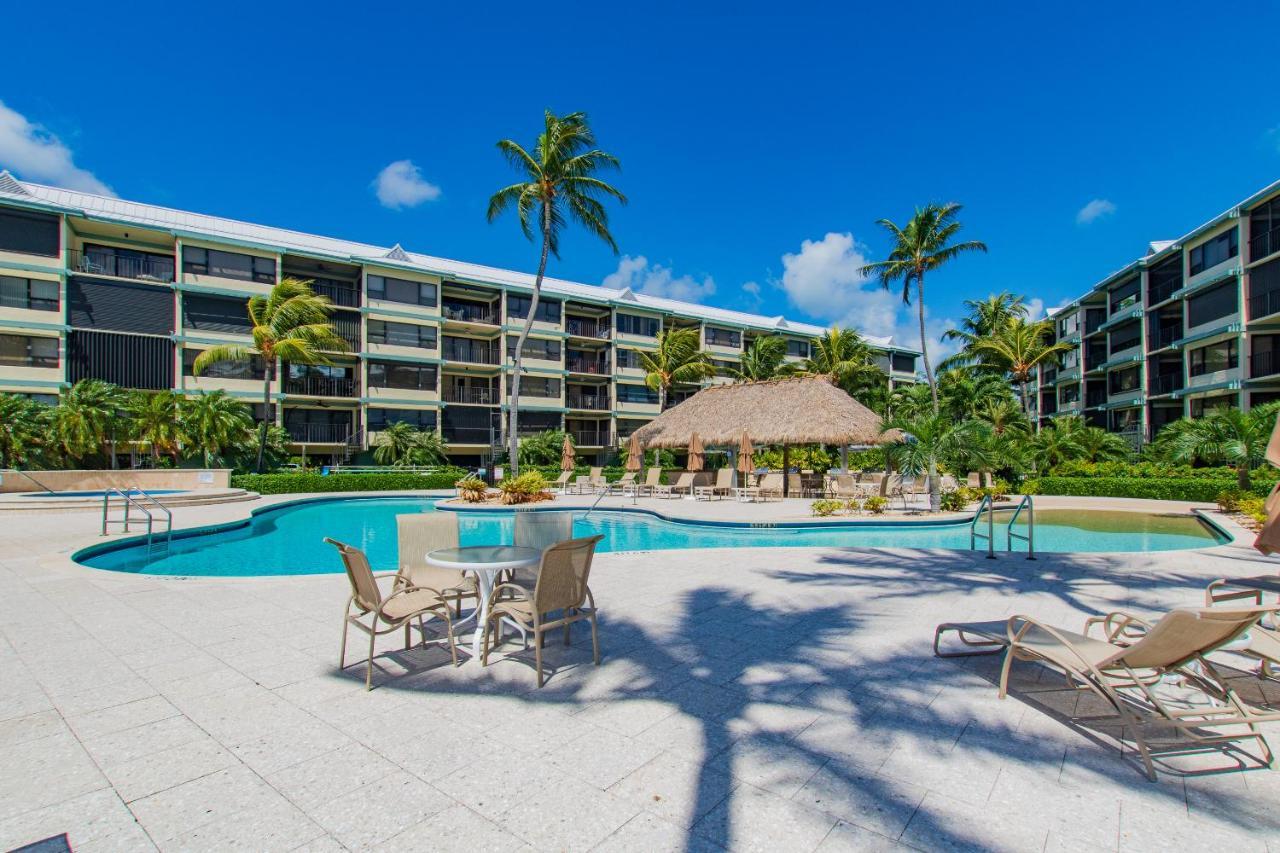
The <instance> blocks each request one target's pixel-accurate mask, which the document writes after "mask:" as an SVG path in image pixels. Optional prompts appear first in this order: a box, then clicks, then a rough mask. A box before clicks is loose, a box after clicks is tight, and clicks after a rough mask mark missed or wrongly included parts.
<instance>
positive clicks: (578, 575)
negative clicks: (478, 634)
mask: <svg viewBox="0 0 1280 853" xmlns="http://www.w3.org/2000/svg"><path fill="white" fill-rule="evenodd" d="M603 538H604V537H603V536H589V537H586V538H583V539H570V540H568V541H566V542H560V543H558V544H556V545H552V546H551V547H550V548H547V549H546V550H545V551H543V552H542V563H541V564H540V565H539V566H538V577H537V580H536V582H535V583H534V586H533V589H532V590H529V589H528V588H527V587H524V586H520V585H519V584H514V583H506V584H499V585H498V586H496V587H494V596H493V597H492V598H490V599H489V610H488V612H487V613H485V620H484V640H483V646H482V651H481V655H480V663H481V665H482V666H488V665H489V648H490V634H492V635H493V640H492V644H493V645H495V646H496V645H497V644H498V643H499V642H501V640H502V637H501V629H502V620H504V619H506V620H509V621H512V622H515V623H516V624H517V625H519V626H521V627H522V628H523V629H525V630H527V631H529V632H531V633H532V634H533V648H534V655H535V657H534V661H535V666H536V667H537V671H538V686H539V687H541V686H542V684H543V675H542V646H543V641H544V640H543V638H544V635H545V634H546V632H547V631H550V630H552V629H554V628H561V627H563V628H564V644H565V645H566V646H567V645H569V628H570V626H572V624H573V623H574V622H580V621H582V620H584V619H585V620H587V621H588V622H590V624H591V649H592V660H593V661H594V662H595V664H596V665H597V666H599V664H600V638H599V636H598V634H597V630H596V602H595V599H594V598H593V597H592V595H591V589H590V587H588V586H587V581H588V580H589V578H590V575H591V560H592V557H593V556H594V555H595V550H596V543H597V542H599V541H600V540H601V539H603ZM557 611H559V615H558V616H552V614H555V613H556V612H557Z"/></svg>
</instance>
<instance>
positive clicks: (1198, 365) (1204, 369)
mask: <svg viewBox="0 0 1280 853" xmlns="http://www.w3.org/2000/svg"><path fill="white" fill-rule="evenodd" d="M1239 366H1240V361H1239V359H1235V358H1230V359H1227V363H1226V364H1209V363H1208V362H1206V361H1199V362H1192V364H1191V366H1190V367H1189V368H1187V373H1188V375H1190V376H1204V375H1205V374H1206V373H1220V372H1222V371H1224V370H1235V369H1236V368H1237V367H1239Z"/></svg>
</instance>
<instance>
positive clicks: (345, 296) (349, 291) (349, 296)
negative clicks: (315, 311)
mask: <svg viewBox="0 0 1280 853" xmlns="http://www.w3.org/2000/svg"><path fill="white" fill-rule="evenodd" d="M311 290H312V292H313V293H315V295H316V296H323V297H325V298H326V299H328V300H329V301H330V302H332V303H333V304H334V305H337V306H338V307H340V308H359V307H360V289H359V288H358V287H356V285H355V284H354V283H353V284H350V285H346V286H343V285H342V284H338V283H335V282H331V281H313V282H312V283H311Z"/></svg>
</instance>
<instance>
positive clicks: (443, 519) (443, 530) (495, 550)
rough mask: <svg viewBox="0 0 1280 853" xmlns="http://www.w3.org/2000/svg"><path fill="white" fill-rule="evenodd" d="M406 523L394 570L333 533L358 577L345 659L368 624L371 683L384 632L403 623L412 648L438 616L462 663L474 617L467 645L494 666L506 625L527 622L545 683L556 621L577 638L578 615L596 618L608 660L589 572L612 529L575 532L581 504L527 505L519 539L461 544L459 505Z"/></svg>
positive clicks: (594, 638)
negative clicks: (415, 634) (461, 638)
mask: <svg viewBox="0 0 1280 853" xmlns="http://www.w3.org/2000/svg"><path fill="white" fill-rule="evenodd" d="M396 528H397V545H398V548H399V561H398V562H399V567H398V569H397V570H396V571H394V572H378V573H375V572H374V571H373V569H372V567H371V566H370V564H369V559H368V557H367V556H366V555H365V553H364V552H363V551H362V550H360V549H359V548H356V547H354V546H352V545H348V544H346V543H343V542H339V541H337V540H335V539H329V538H326V539H325V542H327V543H329V544H330V545H333V546H334V547H335V548H337V549H338V553H339V555H340V556H341V558H342V563H343V566H344V568H345V569H346V573H347V580H348V581H349V582H350V586H351V596H350V597H349V598H348V600H347V606H346V610H345V611H344V613H343V623H342V646H341V649H340V651H339V654H338V666H339V669H345V668H346V655H347V635H348V632H349V630H350V629H351V628H355V629H357V630H359V631H361V632H363V633H364V634H366V635H367V636H368V637H369V650H368V656H367V659H366V664H365V689H366V690H368V689H370V688H372V686H373V660H374V657H375V655H374V644H375V642H376V640H377V638H378V637H380V636H383V635H386V634H391V633H394V632H396V631H401V630H403V631H404V648H405V651H408V650H409V648H410V646H411V639H412V634H411V632H412V629H413V628H414V627H415V626H416V627H417V629H418V630H419V632H420V634H421V636H422V643H423V644H424V645H425V644H426V643H427V629H426V623H427V621H428V620H437V621H438V622H439V623H441V624H442V625H443V628H444V631H443V637H441V638H440V639H439V640H438V641H436V642H438V643H439V644H443V645H446V646H447V647H448V650H449V654H450V657H451V659H452V661H453V665H454V666H457V665H458V663H459V661H458V642H457V633H458V630H459V629H460V628H461V627H462V626H464V625H466V624H469V623H472V624H474V625H475V632H474V635H473V637H472V640H471V643H470V645H469V647H464V650H467V651H469V652H470V654H471V656H472V657H474V658H479V659H480V662H481V664H482V665H484V666H487V665H488V663H489V653H490V651H491V650H492V649H493V648H494V647H496V646H498V645H500V644H501V643H502V642H503V640H504V633H505V629H506V628H514V629H515V630H516V631H517V632H519V634H520V635H521V637H522V639H523V640H524V643H525V648H526V649H527V648H528V641H529V639H530V636H532V639H533V645H534V661H535V668H536V671H537V682H538V687H542V685H543V683H544V676H543V666H542V651H543V645H544V642H545V638H546V634H547V632H549V631H553V630H556V629H562V630H563V634H564V644H565V645H566V646H567V645H569V644H570V639H571V637H570V632H571V629H572V626H573V625H574V623H576V622H586V623H587V624H588V625H589V626H590V629H591V646H592V659H593V661H594V663H596V664H599V663H600V642H599V637H598V633H597V624H596V605H595V599H594V598H593V597H592V594H591V589H590V588H589V587H588V586H587V581H588V579H589V577H590V574H591V563H592V559H593V557H594V555H595V549H596V544H597V543H598V542H599V541H600V540H601V539H602V538H603V537H601V536H588V537H583V538H579V539H574V538H572V537H573V517H572V515H571V514H569V513H546V512H517V513H515V533H514V537H513V541H512V543H511V544H494V545H468V546H463V545H460V543H459V535H458V518H457V515H456V514H455V513H452V512H428V513H413V514H407V515H399V516H396ZM468 606H469V609H468ZM464 609H468V612H466V615H463V613H464Z"/></svg>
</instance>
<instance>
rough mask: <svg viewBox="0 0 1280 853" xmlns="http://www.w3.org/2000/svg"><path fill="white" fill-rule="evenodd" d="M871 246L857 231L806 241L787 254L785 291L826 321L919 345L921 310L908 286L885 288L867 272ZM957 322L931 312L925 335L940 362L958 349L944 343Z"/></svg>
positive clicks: (802, 307) (932, 356) (794, 301)
mask: <svg viewBox="0 0 1280 853" xmlns="http://www.w3.org/2000/svg"><path fill="white" fill-rule="evenodd" d="M868 260H869V259H868V257H867V255H866V249H865V247H863V246H860V245H858V243H857V242H856V241H855V240H854V238H853V235H852V234H847V233H846V234H836V233H829V234H827V235H826V236H825V237H823V238H822V239H821V240H805V241H804V242H803V243H801V244H800V251H799V252H796V253H794V254H791V253H788V254H785V255H783V256H782V269H783V272H782V281H781V282H780V284H781V286H782V289H783V290H784V291H785V292H786V294H787V298H788V299H789V300H790V301H791V303H792V304H794V305H795V306H796V307H797V308H799V309H800V310H801V311H804V312H805V313H806V314H809V315H810V316H812V317H815V318H817V319H819V320H821V321H823V322H826V323H836V324H838V325H840V326H849V327H852V328H855V329H857V330H858V331H859V332H861V333H862V334H864V335H867V336H869V337H878V338H882V337H891V338H893V340H894V343H897V344H900V345H902V346H908V347H913V348H915V347H919V345H920V325H919V317H918V314H917V313H916V311H917V308H916V306H915V305H914V304H912V305H906V304H904V303H903V301H902V289H901V287H900V286H897V285H895V286H894V288H893V290H885V289H884V287H883V286H881V284H880V282H879V280H878V279H875V278H871V277H868V276H865V275H863V274H862V272H861V268H862V267H863V266H864V265H865V264H866V263H868ZM954 325H955V322H954V321H953V320H949V319H947V320H937V319H933V318H930V317H929V316H928V306H927V305H926V306H925V335H926V338H927V340H928V344H929V360H930V361H931V362H933V363H934V364H936V363H938V362H939V361H941V360H942V359H943V358H946V357H947V356H948V355H950V354H952V353H953V352H955V351H956V348H957V347H956V344H954V343H953V342H949V341H940V340H939V338H940V337H941V335H942V333H943V332H944V331H945V330H947V329H949V328H951V327H953V326H954Z"/></svg>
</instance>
